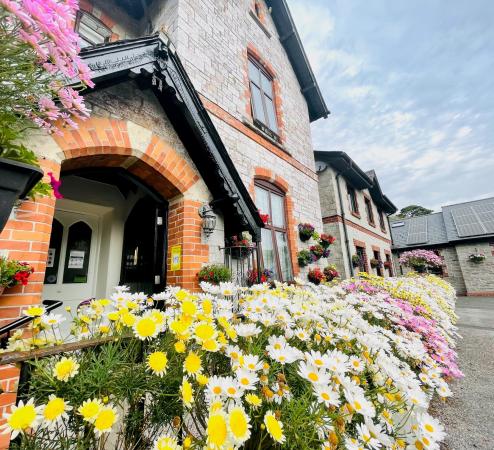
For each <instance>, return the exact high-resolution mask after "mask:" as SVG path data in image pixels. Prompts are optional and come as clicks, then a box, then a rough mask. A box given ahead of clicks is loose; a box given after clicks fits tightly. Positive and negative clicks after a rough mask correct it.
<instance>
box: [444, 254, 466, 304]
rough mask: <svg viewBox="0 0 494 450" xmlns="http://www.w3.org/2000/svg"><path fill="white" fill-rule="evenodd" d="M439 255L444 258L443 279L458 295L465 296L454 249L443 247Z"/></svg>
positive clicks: (458, 262)
mask: <svg viewBox="0 0 494 450" xmlns="http://www.w3.org/2000/svg"><path fill="white" fill-rule="evenodd" d="M439 254H440V255H441V256H442V257H443V258H444V263H445V265H446V270H445V271H444V279H445V280H446V281H448V282H450V283H451V284H452V286H453V287H454V288H455V289H456V292H457V294H458V295H465V293H466V286H465V280H464V279H463V273H462V268H461V265H460V261H459V259H458V253H457V248H456V247H443V248H441V249H440V250H439Z"/></svg>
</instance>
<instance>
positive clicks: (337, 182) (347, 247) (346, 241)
mask: <svg viewBox="0 0 494 450" xmlns="http://www.w3.org/2000/svg"><path fill="white" fill-rule="evenodd" d="M350 167H351V166H349V167H347V168H346V169H345V170H344V171H343V172H338V173H337V174H336V189H338V200H339V202H340V210H341V219H342V221H343V234H344V235H345V247H346V254H347V256H348V265H349V266H350V276H352V277H353V276H354V275H355V273H354V272H353V264H352V252H351V251H350V241H349V239H348V229H347V227H346V223H345V208H344V206H343V198H342V197H341V188H340V176H341V175H344V174H345V172H347V171H348V170H350Z"/></svg>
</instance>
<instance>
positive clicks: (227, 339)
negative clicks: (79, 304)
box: [4, 274, 462, 450]
mask: <svg viewBox="0 0 494 450" xmlns="http://www.w3.org/2000/svg"><path fill="white" fill-rule="evenodd" d="M201 287H202V289H203V292H202V293H192V292H188V291H185V290H183V289H180V288H169V289H168V290H167V291H165V292H164V293H162V294H158V295H156V296H154V298H153V299H148V298H147V297H146V296H144V295H142V294H132V293H129V292H127V291H126V290H125V289H123V288H120V289H119V290H118V292H116V293H115V294H114V295H113V296H112V297H111V298H110V299H102V300H95V301H92V302H91V303H90V304H88V305H86V306H85V307H83V308H82V309H80V310H79V312H78V314H77V316H76V317H74V320H73V334H74V335H75V336H79V337H81V338H98V337H101V338H104V337H108V336H113V337H114V338H113V339H111V340H110V341H109V342H105V343H102V344H101V345H99V346H98V347H95V348H90V349H84V350H79V351H76V352H71V353H66V354H63V355H57V356H52V357H47V358H43V359H39V360H34V361H32V362H30V364H31V365H32V367H31V373H32V376H31V380H30V384H29V386H28V396H27V397H26V398H28V399H29V400H27V401H26V402H20V403H19V404H18V405H17V407H14V408H13V409H12V411H11V412H10V413H9V414H6V415H5V419H6V424H5V425H4V429H5V432H12V436H13V437H14V435H15V436H17V435H19V439H18V441H17V444H16V445H17V446H18V448H26V449H27V448H39V449H45V448H46V449H48V448H63V449H72V448H78V449H86V448H88V449H90V448H91V449H92V448H99V449H103V448H112V449H113V448H115V449H116V448H118V449H148V448H149V449H155V450H179V449H189V448H190V449H212V450H213V449H216V450H220V449H239V448H243V449H275V448H287V449H288V448H289V449H307V450H309V449H310V450H313V449H322V450H332V449H347V450H357V449H380V448H383V449H384V448H389V449H418V450H421V449H439V443H440V442H441V441H442V440H443V439H444V437H445V432H444V428H443V427H442V425H441V424H440V423H439V422H438V420H436V419H435V418H434V417H432V416H431V415H430V414H429V413H428V406H429V403H430V401H431V399H432V397H433V396H434V395H437V396H439V397H442V398H446V397H448V396H450V395H451V391H450V389H449V387H448V384H447V382H448V381H449V380H450V379H452V378H455V377H460V376H462V374H461V372H460V370H459V369H458V367H457V364H456V353H455V351H454V346H455V338H456V328H455V326H454V322H455V320H456V316H455V313H454V306H455V292H454V290H453V289H452V288H451V286H450V285H449V284H447V283H445V282H444V281H443V280H441V279H439V278H437V277H435V276H431V275H428V276H426V277H418V276H415V277H402V278H387V279H383V278H379V277H375V276H368V275H363V274H362V276H361V277H360V278H358V279H354V280H349V281H344V282H342V283H340V284H338V285H331V286H329V285H319V286H315V285H313V284H305V285H304V284H298V285H291V286H288V285H286V284H276V286H275V287H274V288H270V286H268V285H267V284H265V285H254V286H252V287H250V288H240V287H237V286H234V285H232V284H231V283H223V284H220V286H214V285H211V284H208V283H202V286H201ZM157 304H160V305H164V308H162V309H157V308H156V305H157ZM31 313H32V312H31ZM38 313H40V314H41V316H40V318H39V319H37V320H36V321H35V330H34V336H33V338H30V340H36V339H40V335H42V334H45V335H46V336H45V340H46V341H47V342H51V341H52V340H53V339H55V340H56V338H55V337H56V331H55V330H54V326H53V325H51V326H50V327H48V326H47V325H46V323H47V322H48V321H47V320H46V319H44V316H43V315H42V311H38ZM50 333H53V334H54V336H50ZM26 345H28V344H26V341H25V340H22V339H20V337H19V336H16V337H14V338H13V339H12V341H11V343H10V348H11V349H19V348H22V346H26Z"/></svg>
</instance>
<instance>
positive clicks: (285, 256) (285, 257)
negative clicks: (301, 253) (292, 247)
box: [276, 231, 292, 281]
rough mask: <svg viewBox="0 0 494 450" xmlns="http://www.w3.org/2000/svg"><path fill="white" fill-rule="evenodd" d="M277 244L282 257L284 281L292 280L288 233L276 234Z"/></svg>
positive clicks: (281, 264) (278, 232)
mask: <svg viewBox="0 0 494 450" xmlns="http://www.w3.org/2000/svg"><path fill="white" fill-rule="evenodd" d="M276 244H277V245H278V255H279V257H280V266H281V274H282V277H283V281H288V280H291V279H292V264H291V262H290V251H289V249H288V239H287V237H286V233H281V232H280V231H277V232H276Z"/></svg>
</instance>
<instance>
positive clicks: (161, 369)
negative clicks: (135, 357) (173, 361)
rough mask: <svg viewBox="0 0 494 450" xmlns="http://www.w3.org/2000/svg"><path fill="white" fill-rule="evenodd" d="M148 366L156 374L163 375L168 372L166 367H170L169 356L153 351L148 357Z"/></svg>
mask: <svg viewBox="0 0 494 450" xmlns="http://www.w3.org/2000/svg"><path fill="white" fill-rule="evenodd" d="M147 366H148V368H149V369H150V370H151V371H152V372H153V373H154V374H155V375H158V376H160V377H162V376H163V375H164V374H165V373H166V369H167V367H168V358H167V356H166V353H163V352H154V353H151V354H150V355H149V356H148V358H147Z"/></svg>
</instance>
